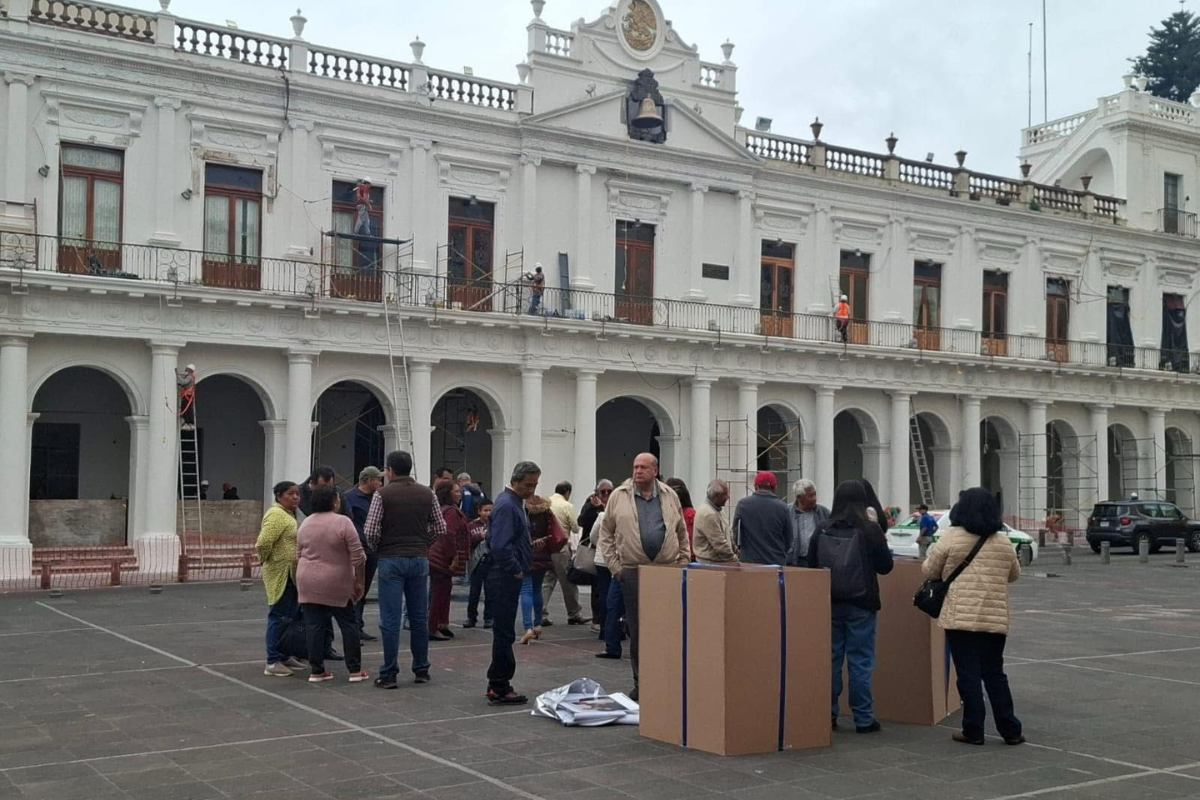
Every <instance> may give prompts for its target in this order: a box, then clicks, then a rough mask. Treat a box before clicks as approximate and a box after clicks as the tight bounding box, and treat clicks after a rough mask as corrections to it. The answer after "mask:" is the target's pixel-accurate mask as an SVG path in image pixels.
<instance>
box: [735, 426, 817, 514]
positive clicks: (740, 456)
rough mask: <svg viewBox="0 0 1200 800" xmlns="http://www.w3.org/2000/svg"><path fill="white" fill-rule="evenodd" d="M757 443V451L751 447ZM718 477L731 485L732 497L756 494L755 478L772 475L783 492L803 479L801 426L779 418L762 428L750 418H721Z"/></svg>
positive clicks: (755, 447) (755, 446)
mask: <svg viewBox="0 0 1200 800" xmlns="http://www.w3.org/2000/svg"><path fill="white" fill-rule="evenodd" d="M751 442H753V443H754V444H753V447H752V446H751ZM716 451H717V452H716V455H717V464H716V468H717V469H716V472H717V477H718V478H720V479H721V480H723V481H726V482H727V483H728V484H729V488H730V494H731V496H734V497H743V496H745V495H748V494H750V492H751V491H753V488H754V487H753V475H754V474H755V473H757V472H760V471H764V470H765V471H767V472H772V473H774V474H775V480H776V482H777V483H778V485H779V486H780V487H782V489H783V491H784V492H785V493H786V492H787V491H790V487H791V485H792V482H793V481H796V480H798V479H799V478H800V477H801V476H802V464H801V457H800V453H801V438H800V422H799V421H798V420H785V419H783V418H782V417H780V416H778V415H774V416H771V417H768V418H767V421H766V424H765V425H763V426H761V427H759V425H758V420H757V419H755V420H754V425H751V422H750V420H749V419H747V418H746V417H718V418H717V424H716Z"/></svg>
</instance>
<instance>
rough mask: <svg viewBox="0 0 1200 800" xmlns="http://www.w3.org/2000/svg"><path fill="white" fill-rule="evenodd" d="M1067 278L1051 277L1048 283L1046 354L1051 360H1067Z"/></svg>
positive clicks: (1069, 327)
mask: <svg viewBox="0 0 1200 800" xmlns="http://www.w3.org/2000/svg"><path fill="white" fill-rule="evenodd" d="M1068 292H1069V289H1068V285H1067V282H1066V281H1065V280H1057V279H1051V280H1050V281H1048V282H1047V284H1046V354H1047V355H1048V356H1050V358H1051V360H1053V361H1058V362H1065V361H1066V360H1067V357H1068V338H1069V336H1070V329H1071V326H1070V321H1071V318H1070V314H1071V306H1070V296H1069V294H1068Z"/></svg>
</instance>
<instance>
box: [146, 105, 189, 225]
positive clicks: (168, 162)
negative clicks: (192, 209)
mask: <svg viewBox="0 0 1200 800" xmlns="http://www.w3.org/2000/svg"><path fill="white" fill-rule="evenodd" d="M182 105H183V101H182V100H180V99H179V98H178V97H156V98H154V107H155V108H157V109H158V114H157V122H156V124H157V126H158V134H157V141H156V142H155V147H156V153H155V170H154V180H155V183H156V184H157V185H156V186H155V187H154V192H155V194H154V196H155V203H154V233H153V234H151V236H150V239H149V240H148V241H149V243H150V244H152V245H155V246H157V247H179V245H180V244H182V241H181V240H180V238H179V235H178V234H177V233H176V232H175V203H176V202H178V201H179V193H180V192H182V191H183V190H184V189H186V188H189V187H190V186H191V182H190V180H186V179H182V178H181V177H180V170H179V165H180V159H179V154H178V153H176V152H175V112H177V111H178V110H179V108H180V107H181V106H182Z"/></svg>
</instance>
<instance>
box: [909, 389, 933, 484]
mask: <svg viewBox="0 0 1200 800" xmlns="http://www.w3.org/2000/svg"><path fill="white" fill-rule="evenodd" d="M908 438H909V442H910V445H911V449H912V459H913V466H915V467H916V468H917V486H918V487H919V488H920V490H921V502H922V503H924V504H925V505H927V506H932V505H933V478H932V477H931V476H930V474H929V462H928V461H927V460H926V459H925V442H924V440H923V438H922V437H921V424H920V423H919V422H918V421H917V412H916V409H915V408H913V406H912V404H911V403H910V404H909V406H908Z"/></svg>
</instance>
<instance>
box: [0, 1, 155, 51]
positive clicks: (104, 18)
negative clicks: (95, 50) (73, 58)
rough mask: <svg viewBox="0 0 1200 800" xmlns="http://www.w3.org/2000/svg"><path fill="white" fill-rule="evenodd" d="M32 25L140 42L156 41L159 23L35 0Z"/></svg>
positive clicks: (106, 9)
mask: <svg viewBox="0 0 1200 800" xmlns="http://www.w3.org/2000/svg"><path fill="white" fill-rule="evenodd" d="M5 15H6V16H7V8H6V12H5ZM29 21H30V22H37V23H42V24H44V25H54V26H56V27H60V28H73V29H76V30H80V31H83V32H85V33H100V34H104V35H106V36H116V37H118V38H121V39H132V40H134V41H139V42H153V41H154V32H155V27H156V23H157V20H156V18H155V17H154V15H153V14H148V13H146V12H144V11H138V10H136V9H131V8H121V7H120V6H111V5H107V4H105V5H97V4H95V3H74V2H64V1H63V0H33V2H32V3H31V4H30V8H29Z"/></svg>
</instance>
